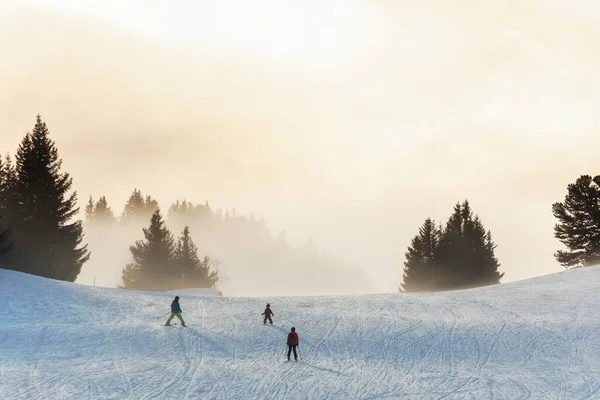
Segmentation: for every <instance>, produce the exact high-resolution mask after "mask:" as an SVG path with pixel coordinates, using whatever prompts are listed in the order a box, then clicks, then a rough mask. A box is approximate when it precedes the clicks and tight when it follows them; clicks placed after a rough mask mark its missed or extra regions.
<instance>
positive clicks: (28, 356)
mask: <svg viewBox="0 0 600 400" xmlns="http://www.w3.org/2000/svg"><path fill="white" fill-rule="evenodd" d="M598 282H600V269H599V268H596V267H594V268H582V269H577V270H574V271H567V272H563V273H559V274H553V275H548V276H543V277H540V278H535V279H529V280H526V281H521V282H515V283H509V284H505V285H497V286H494V287H488V288H479V289H474V290H465V291H456V292H448V293H433V294H381V295H368V296H326V297H302V298H298V297H288V298H269V299H266V298H265V299H256V298H224V297H218V296H194V295H189V297H188V295H185V294H183V293H182V292H180V294H179V295H180V297H181V307H182V309H183V316H184V318H185V319H186V323H187V324H188V325H189V328H181V327H179V326H173V327H164V326H161V324H163V323H164V322H165V318H166V314H168V313H169V306H170V303H171V299H172V297H173V294H172V293H150V292H139V291H126V290H118V289H108V288H99V287H90V286H84V285H78V284H72V283H65V282H57V281H52V280H47V279H43V278H39V277H33V276H29V275H25V274H21V273H16V272H13V271H3V270H0V303H1V304H2V307H0V318H1V320H2V325H0V378H1V379H0V399H46V398H49V399H141V398H148V399H259V398H260V399H442V398H443V399H491V398H499V399H500V398H502V399H527V398H534V399H582V398H591V399H593V398H596V399H598V398H600V380H599V379H598V377H599V376H600V296H598ZM267 301H269V302H270V303H271V305H272V309H273V311H274V313H275V318H274V322H275V324H276V325H275V326H264V325H263V324H262V319H261V315H260V314H261V312H262V311H263V310H264V305H265V303H266V302H267ZM291 326H295V327H296V328H297V331H298V333H299V335H300V349H301V355H302V360H301V361H300V362H298V363H295V362H291V363H287V362H284V352H285V338H286V334H287V332H288V331H289V328H290V327H291Z"/></svg>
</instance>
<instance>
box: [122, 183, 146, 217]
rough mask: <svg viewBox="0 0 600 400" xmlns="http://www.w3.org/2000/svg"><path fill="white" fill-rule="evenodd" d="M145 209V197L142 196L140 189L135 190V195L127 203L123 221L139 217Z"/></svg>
mask: <svg viewBox="0 0 600 400" xmlns="http://www.w3.org/2000/svg"><path fill="white" fill-rule="evenodd" d="M143 209H144V197H143V196H142V192H141V191H140V190H138V189H134V190H133V193H131V195H130V196H129V199H127V203H125V208H124V209H123V215H122V217H121V219H122V220H128V219H131V218H134V217H136V216H139V215H140V213H141V211H142V210H143Z"/></svg>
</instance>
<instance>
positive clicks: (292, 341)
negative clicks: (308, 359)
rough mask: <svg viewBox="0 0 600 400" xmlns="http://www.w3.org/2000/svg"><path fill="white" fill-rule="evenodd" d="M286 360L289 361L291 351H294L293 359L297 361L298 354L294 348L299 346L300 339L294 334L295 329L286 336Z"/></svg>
mask: <svg viewBox="0 0 600 400" xmlns="http://www.w3.org/2000/svg"><path fill="white" fill-rule="evenodd" d="M287 345H288V352H287V359H288V361H290V356H291V355H292V350H294V359H295V360H296V361H298V353H296V347H297V346H299V345H300V339H299V338H298V334H297V333H296V328H294V327H292V330H291V332H290V333H288V336H287Z"/></svg>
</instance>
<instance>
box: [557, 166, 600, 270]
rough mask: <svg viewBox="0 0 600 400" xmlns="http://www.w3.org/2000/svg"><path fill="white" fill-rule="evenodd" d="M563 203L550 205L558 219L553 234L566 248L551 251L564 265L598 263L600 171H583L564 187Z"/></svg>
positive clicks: (573, 265) (599, 252) (599, 249)
mask: <svg viewBox="0 0 600 400" xmlns="http://www.w3.org/2000/svg"><path fill="white" fill-rule="evenodd" d="M567 191H568V193H567V195H566V196H565V201H564V202H562V203H554V204H553V205H552V213H553V214H554V217H555V218H557V219H558V221H559V223H558V224H556V225H555V227H554V237H556V238H557V239H558V240H559V241H560V242H561V243H562V244H564V245H565V246H566V247H567V248H568V250H566V251H565V250H559V251H557V252H556V253H555V254H554V257H555V258H556V260H557V261H558V262H559V263H560V264H561V265H563V266H564V267H565V268H570V267H575V266H590V265H595V264H598V263H600V175H596V176H595V177H593V178H592V177H591V176H590V175H582V176H581V177H580V178H579V179H577V181H576V182H575V183H574V184H569V185H568V187H567Z"/></svg>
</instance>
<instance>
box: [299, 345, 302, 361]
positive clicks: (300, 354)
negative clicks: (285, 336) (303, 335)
mask: <svg viewBox="0 0 600 400" xmlns="http://www.w3.org/2000/svg"><path fill="white" fill-rule="evenodd" d="M298 355H299V356H300V359H301V360H302V353H301V352H300V345H298Z"/></svg>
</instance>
